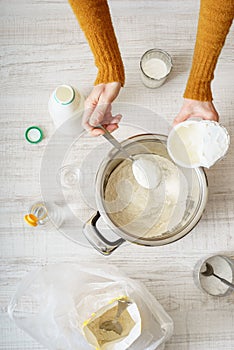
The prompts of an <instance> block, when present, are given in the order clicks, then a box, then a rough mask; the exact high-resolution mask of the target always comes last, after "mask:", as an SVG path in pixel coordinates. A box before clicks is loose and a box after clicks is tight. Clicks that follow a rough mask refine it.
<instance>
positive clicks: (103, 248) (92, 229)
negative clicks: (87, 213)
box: [83, 211, 125, 255]
mask: <svg viewBox="0 0 234 350" xmlns="http://www.w3.org/2000/svg"><path fill="white" fill-rule="evenodd" d="M100 217H101V215H100V213H99V211H97V212H96V213H95V214H94V215H93V216H92V217H91V218H90V219H89V220H88V221H87V222H86V223H85V224H84V226H83V233H84V235H85V237H86V238H87V240H88V241H89V242H90V244H92V246H93V247H94V248H95V249H96V250H97V251H98V252H99V253H101V254H103V255H110V254H111V253H113V251H114V250H115V249H116V248H118V247H119V246H120V245H121V244H122V243H124V242H125V240H124V239H122V238H120V239H118V240H116V241H113V242H111V241H109V240H108V239H106V238H105V237H104V236H103V235H102V234H101V232H100V231H99V230H98V228H97V227H96V224H97V222H98V220H99V218H100Z"/></svg>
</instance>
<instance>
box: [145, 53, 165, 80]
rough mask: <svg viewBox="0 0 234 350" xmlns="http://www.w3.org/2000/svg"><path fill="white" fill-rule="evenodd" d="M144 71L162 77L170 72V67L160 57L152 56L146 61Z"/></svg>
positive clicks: (151, 75)
mask: <svg viewBox="0 0 234 350" xmlns="http://www.w3.org/2000/svg"><path fill="white" fill-rule="evenodd" d="M143 69H144V72H145V74H146V75H148V76H149V77H151V78H154V79H161V78H164V77H165V76H166V75H167V73H168V68H167V66H166V64H165V62H163V61H162V60H160V59H159V58H151V59H150V60H148V61H146V62H145V63H144V67H143Z"/></svg>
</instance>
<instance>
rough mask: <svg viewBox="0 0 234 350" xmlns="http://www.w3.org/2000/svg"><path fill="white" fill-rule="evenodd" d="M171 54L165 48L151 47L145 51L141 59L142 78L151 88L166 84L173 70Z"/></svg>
mask: <svg viewBox="0 0 234 350" xmlns="http://www.w3.org/2000/svg"><path fill="white" fill-rule="evenodd" d="M172 66H173V65H172V59H171V56H170V55H169V54H168V53H167V52H166V51H163V50H159V49H151V50H148V51H146V52H145V53H144V55H143V56H142V57H141V61H140V69H141V80H142V82H143V84H144V85H145V86H147V87H149V88H157V87H159V86H161V85H162V84H164V82H165V81H166V79H167V77H168V76H169V74H170V72H171V70H172Z"/></svg>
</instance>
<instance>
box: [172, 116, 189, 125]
mask: <svg viewBox="0 0 234 350" xmlns="http://www.w3.org/2000/svg"><path fill="white" fill-rule="evenodd" d="M190 117H191V116H190V115H189V114H178V115H177V117H176V118H175V119H174V121H173V126H175V125H177V124H179V123H182V122H184V121H185V120H187V119H188V118H190Z"/></svg>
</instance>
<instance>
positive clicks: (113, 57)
mask: <svg viewBox="0 0 234 350" xmlns="http://www.w3.org/2000/svg"><path fill="white" fill-rule="evenodd" d="M68 1H69V3H70V5H71V7H72V9H73V11H74V13H75V15H76V17H77V19H78V21H79V24H80V26H81V28H82V30H83V31H84V33H85V36H86V38H87V40H88V43H89V45H90V48H91V50H92V52H93V55H94V58H95V65H96V66H97V68H98V75H97V78H96V81H95V85H97V84H100V83H110V82H114V81H117V82H120V83H121V85H122V86H123V85H124V80H125V76H124V66H123V62H122V59H121V55H120V51H119V47H118V43H117V39H116V36H115V32H114V28H113V25H112V22H111V16H110V11H109V7H108V3H107V0H68Z"/></svg>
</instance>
